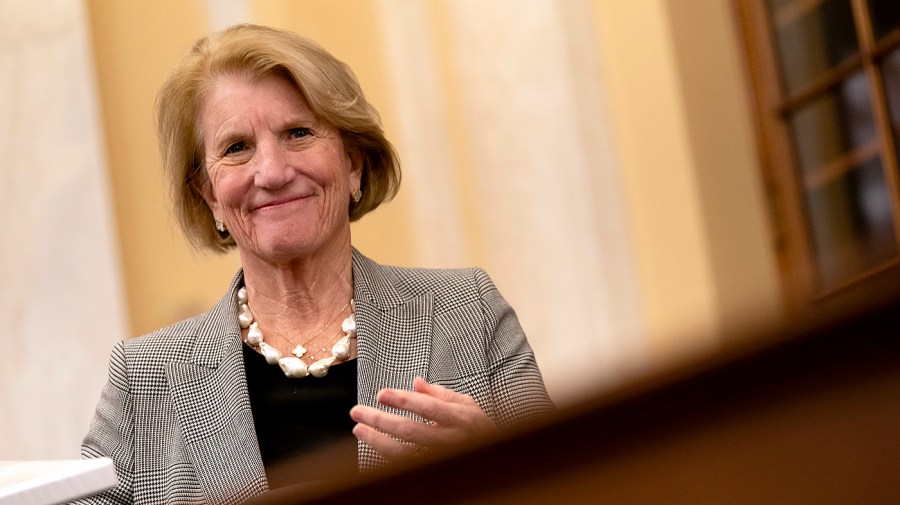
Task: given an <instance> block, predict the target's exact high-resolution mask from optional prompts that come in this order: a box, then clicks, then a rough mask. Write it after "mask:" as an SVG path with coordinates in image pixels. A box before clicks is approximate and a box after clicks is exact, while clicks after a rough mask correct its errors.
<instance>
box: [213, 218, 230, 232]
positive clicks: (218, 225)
mask: <svg viewBox="0 0 900 505" xmlns="http://www.w3.org/2000/svg"><path fill="white" fill-rule="evenodd" d="M216 230H218V231H219V233H228V228H226V227H225V222H224V221H222V220H221V219H218V218H217V219H216Z"/></svg>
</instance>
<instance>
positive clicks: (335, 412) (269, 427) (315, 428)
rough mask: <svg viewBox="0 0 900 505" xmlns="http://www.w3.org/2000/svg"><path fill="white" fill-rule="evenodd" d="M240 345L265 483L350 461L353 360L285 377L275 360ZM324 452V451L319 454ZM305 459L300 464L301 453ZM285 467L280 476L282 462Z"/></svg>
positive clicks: (303, 477) (309, 475)
mask: <svg viewBox="0 0 900 505" xmlns="http://www.w3.org/2000/svg"><path fill="white" fill-rule="evenodd" d="M243 348H244V368H245V369H246V372H247V389H248V391H249V394H250V406H251V409H252V411H253V423H254V425H255V427H256V439H257V441H258V442H259V451H260V453H261V455H262V460H263V465H264V466H265V469H266V476H267V478H268V479H269V487H270V488H275V487H279V485H285V484H289V483H297V482H309V481H317V480H322V479H326V478H333V477H335V475H334V474H335V472H336V471H338V469H340V470H341V471H346V470H347V469H348V468H351V467H352V468H353V470H354V471H355V467H356V457H357V454H356V437H354V436H353V432H352V429H353V426H354V424H355V423H354V422H353V420H352V419H350V409H351V408H352V407H353V406H354V405H356V403H357V398H356V360H351V361H346V362H342V363H338V364H335V365H333V366H332V367H331V368H330V369H329V370H328V375H326V376H325V377H322V378H315V377H312V376H308V377H305V378H302V379H291V378H289V377H286V376H285V375H284V373H283V372H282V371H281V368H280V367H279V366H278V365H270V364H268V363H267V362H266V359H265V357H263V356H262V355H260V354H259V353H258V352H256V351H255V350H253V349H252V348H251V347H250V346H249V345H246V344H245V345H243ZM323 455H324V456H323ZM307 458H308V459H309V461H306V463H307V464H304V461H305V460H306V459H307ZM288 462H290V463H291V465H292V466H291V471H290V472H288V476H287V477H286V479H285V481H283V482H275V481H279V480H280V477H279V478H276V477H277V476H278V475H280V476H281V477H285V475H284V474H285V472H283V471H281V470H283V469H284V467H285V466H288V465H286V463H288Z"/></svg>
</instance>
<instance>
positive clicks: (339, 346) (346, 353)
mask: <svg viewBox="0 0 900 505" xmlns="http://www.w3.org/2000/svg"><path fill="white" fill-rule="evenodd" d="M331 354H333V355H334V357H335V358H337V359H347V358H349V357H350V337H344V338H342V339H340V340H338V341H337V342H336V343H335V344H334V346H333V347H332V348H331Z"/></svg>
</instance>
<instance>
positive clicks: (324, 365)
mask: <svg viewBox="0 0 900 505" xmlns="http://www.w3.org/2000/svg"><path fill="white" fill-rule="evenodd" d="M332 363H334V356H332V357H330V358H322V359H320V360H319V361H316V362H315V363H313V364H312V365H309V373H310V375H312V376H313V377H315V378H317V379H321V378H322V377H325V375H327V374H328V369H329V368H330V367H331V364H332Z"/></svg>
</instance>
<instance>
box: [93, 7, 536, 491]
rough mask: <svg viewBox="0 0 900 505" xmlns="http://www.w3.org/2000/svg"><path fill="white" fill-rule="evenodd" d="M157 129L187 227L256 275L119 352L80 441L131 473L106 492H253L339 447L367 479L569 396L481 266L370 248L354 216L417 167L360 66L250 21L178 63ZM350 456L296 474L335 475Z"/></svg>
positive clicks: (164, 92)
mask: <svg viewBox="0 0 900 505" xmlns="http://www.w3.org/2000/svg"><path fill="white" fill-rule="evenodd" d="M157 128H158V134H159V142H160V146H161V152H162V159H163V166H164V169H165V172H166V176H167V179H168V181H169V183H170V186H171V193H172V197H173V200H174V203H175V213H176V215H177V217H178V220H179V223H180V225H181V227H182V229H183V231H184V232H185V234H186V236H187V237H188V239H190V240H191V241H192V242H193V244H194V245H195V246H197V247H198V248H202V249H209V250H213V251H226V250H229V249H231V248H236V249H237V251H238V253H239V255H240V260H241V265H242V269H241V271H239V272H238V273H237V275H236V276H235V278H234V280H233V281H232V283H231V286H230V287H229V289H228V291H227V292H226V293H225V296H224V297H223V298H222V300H221V301H220V302H218V303H217V304H216V305H215V306H214V307H213V308H212V309H211V310H210V311H209V312H207V313H205V314H202V315H199V316H197V317H194V318H192V319H189V320H186V321H182V322H180V323H177V324H175V325H173V326H171V327H168V328H164V329H161V330H158V331H156V332H153V333H151V334H149V335H145V336H143V337H140V338H138V339H134V340H130V341H125V342H122V343H120V344H119V345H117V346H116V347H115V348H114V350H113V352H112V358H111V362H110V379H109V382H108V384H107V385H106V387H105V389H104V391H103V394H102V397H101V400H100V404H99V406H98V408H97V414H96V416H95V418H94V421H93V423H92V425H91V429H90V431H89V433H88V435H87V437H86V438H85V441H84V445H83V449H82V452H83V454H84V455H85V456H86V457H100V456H108V457H111V458H113V459H114V460H115V463H116V469H117V474H118V477H119V485H118V486H117V487H116V488H115V489H113V490H112V491H110V492H108V493H105V494H104V495H101V496H99V497H97V499H98V500H106V501H122V502H131V501H136V502H146V503H163V502H173V501H186V502H207V503H230V502H239V501H242V500H244V499H246V498H249V497H251V496H254V495H257V494H259V493H262V492H264V491H266V490H267V489H269V488H271V487H275V486H277V485H279V484H281V482H275V480H274V478H273V476H274V475H276V473H277V472H275V469H276V467H277V465H278V463H279V462H283V461H288V460H291V459H292V458H295V457H297V456H303V455H308V454H319V452H317V451H320V450H321V449H322V447H323V445H324V444H326V443H327V444H328V445H329V447H332V449H329V450H330V451H332V452H331V453H330V454H332V455H333V454H335V453H337V454H344V455H346V456H349V458H350V459H352V461H353V463H354V467H355V466H356V465H357V464H358V466H359V468H361V469H369V468H374V467H377V466H379V465H382V464H384V463H385V462H387V461H390V460H393V459H396V458H400V457H404V456H408V455H412V454H415V453H416V452H417V451H419V450H420V449H422V448H429V447H441V446H445V445H449V444H452V443H454V442H458V441H459V440H461V439H463V438H464V437H466V436H471V435H473V434H478V433H481V432H484V431H487V430H490V429H492V428H493V427H494V426H495V425H496V426H504V425H508V424H510V423H512V422H515V421H518V420H520V419H522V418H525V417H528V416H530V415H534V414H537V413H539V412H542V411H545V410H548V409H550V408H552V404H551V402H550V400H549V398H548V397H547V394H546V391H545V389H544V385H543V382H542V380H541V376H540V372H539V371H538V369H537V366H536V364H535V361H534V357H533V354H532V352H531V349H530V348H529V346H528V343H527V342H526V340H525V337H524V335H523V333H522V330H521V328H520V327H519V324H518V322H517V320H516V317H515V314H514V313H513V311H512V309H511V308H510V307H509V306H508V305H507V304H506V302H505V301H504V300H503V298H502V297H501V296H500V295H499V293H498V292H497V290H496V288H495V287H494V286H493V284H492V283H491V281H490V279H489V278H488V276H487V275H486V274H485V273H484V272H483V271H481V270H478V269H469V270H420V269H403V268H394V267H385V266H381V265H378V264H376V263H374V262H373V261H371V260H369V259H368V258H366V257H365V256H363V255H362V254H361V253H359V252H358V251H356V250H355V249H353V248H352V247H351V242H350V222H351V221H352V220H356V219H359V218H360V217H362V216H363V215H364V214H366V213H367V212H369V211H370V210H372V209H374V208H376V207H377V206H378V205H379V204H380V203H382V202H384V201H387V200H389V199H390V198H391V197H392V196H393V195H394V193H395V192H396V190H397V187H398V184H399V181H400V170H399V165H398V161H397V159H396V155H395V153H394V150H393V148H392V146H391V145H390V143H389V142H388V141H387V140H386V139H385V138H384V136H383V133H382V130H381V126H380V123H379V119H378V114H377V112H376V111H375V110H374V108H372V106H371V105H369V103H368V102H366V100H365V98H364V97H363V93H362V91H361V90H360V88H359V85H358V83H357V82H356V79H355V78H354V76H353V74H352V72H351V71H350V69H349V68H347V67H346V66H345V65H344V64H343V63H341V62H339V61H338V60H336V59H335V58H334V57H332V56H331V55H329V54H328V53H326V52H325V51H324V50H323V49H321V48H320V47H318V46H317V45H315V44H314V43H312V42H310V41H308V40H305V39H303V38H300V37H298V36H297V35H294V34H291V33H288V32H283V31H277V30H273V29H270V28H265V27H260V26H253V25H240V26H235V27H232V28H230V29H228V30H225V31H224V32H221V33H218V34H215V35H213V36H210V37H207V38H204V39H201V40H200V41H198V42H197V44H196V45H195V46H194V48H193V50H192V51H191V52H190V54H189V55H187V56H186V57H185V58H184V59H183V60H182V61H181V62H180V63H179V64H178V66H177V67H176V68H175V69H174V70H173V72H172V73H171V75H170V76H169V78H168V79H167V81H166V82H165V84H164V85H163V87H162V89H161V91H160V94H159V98H158V110H157ZM348 441H350V443H349V444H348V443H347V442H348ZM334 447H336V448H337V449H334ZM333 461H335V460H334V459H328V460H327V461H326V460H318V461H313V462H312V464H309V465H307V466H306V467H302V466H301V467H291V468H292V472H291V474H290V476H289V480H290V481H291V482H302V481H310V480H317V479H321V478H323V477H327V476H333V475H334V473H335V472H334V471H331V472H328V471H325V472H322V471H321V468H322V467H327V466H330V465H332V464H333V463H332V462H333ZM337 461H340V458H338V459H337ZM323 463H327V464H323ZM338 465H339V464H338ZM298 468H299V469H298ZM317 469H319V470H320V471H319V472H318V473H316V470H317ZM333 470H336V469H333ZM341 471H343V470H341ZM267 474H268V475H267Z"/></svg>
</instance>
